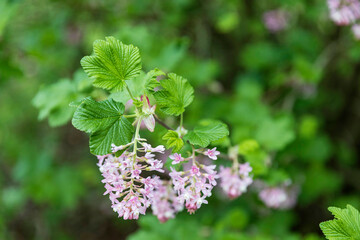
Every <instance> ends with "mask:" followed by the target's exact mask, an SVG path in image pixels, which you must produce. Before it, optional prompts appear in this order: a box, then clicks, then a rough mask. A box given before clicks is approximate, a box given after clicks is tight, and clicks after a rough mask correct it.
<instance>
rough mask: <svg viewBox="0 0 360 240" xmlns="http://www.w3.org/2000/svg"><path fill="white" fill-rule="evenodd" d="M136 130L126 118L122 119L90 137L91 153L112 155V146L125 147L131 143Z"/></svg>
mask: <svg viewBox="0 0 360 240" xmlns="http://www.w3.org/2000/svg"><path fill="white" fill-rule="evenodd" d="M133 132H134V128H133V126H132V125H131V123H130V122H129V120H127V119H126V118H125V117H121V118H120V119H118V120H117V121H115V122H114V124H112V125H111V126H110V127H108V128H105V129H103V130H100V131H97V132H95V133H94V134H92V135H91V136H90V152H91V153H92V154H95V155H105V154H108V153H111V144H112V143H114V144H115V145H116V146H119V145H125V144H127V143H129V142H130V141H131V138H132V135H133Z"/></svg>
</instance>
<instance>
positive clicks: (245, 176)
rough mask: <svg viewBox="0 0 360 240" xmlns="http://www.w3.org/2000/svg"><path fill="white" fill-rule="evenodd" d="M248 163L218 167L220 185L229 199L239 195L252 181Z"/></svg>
mask: <svg viewBox="0 0 360 240" xmlns="http://www.w3.org/2000/svg"><path fill="white" fill-rule="evenodd" d="M251 171H252V168H251V167H250V165H249V163H244V164H238V165H233V167H232V168H225V167H220V173H219V176H220V179H221V183H220V186H221V188H222V189H223V191H224V192H225V193H226V194H227V196H228V197H229V198H230V199H234V198H237V197H239V196H240V195H241V194H243V193H245V192H246V191H247V188H248V186H249V185H250V184H251V183H252V182H253V179H252V177H251V176H250V172H251Z"/></svg>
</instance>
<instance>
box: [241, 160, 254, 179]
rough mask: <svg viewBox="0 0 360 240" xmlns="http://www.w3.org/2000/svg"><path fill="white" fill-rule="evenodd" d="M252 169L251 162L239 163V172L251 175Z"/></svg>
mask: <svg viewBox="0 0 360 240" xmlns="http://www.w3.org/2000/svg"><path fill="white" fill-rule="evenodd" d="M251 171H252V167H250V164H249V163H248V162H247V163H244V164H239V173H240V174H242V175H244V176H249V173H250V172H251Z"/></svg>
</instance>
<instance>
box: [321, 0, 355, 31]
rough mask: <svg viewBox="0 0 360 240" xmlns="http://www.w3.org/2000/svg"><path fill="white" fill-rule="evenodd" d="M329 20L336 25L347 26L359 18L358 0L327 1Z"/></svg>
mask: <svg viewBox="0 0 360 240" xmlns="http://www.w3.org/2000/svg"><path fill="white" fill-rule="evenodd" d="M327 3H328V6H329V9H330V17H331V19H332V20H333V21H334V22H335V23H336V24H338V25H349V24H352V23H354V22H355V21H356V20H358V19H359V18H360V2H359V1H358V0H327Z"/></svg>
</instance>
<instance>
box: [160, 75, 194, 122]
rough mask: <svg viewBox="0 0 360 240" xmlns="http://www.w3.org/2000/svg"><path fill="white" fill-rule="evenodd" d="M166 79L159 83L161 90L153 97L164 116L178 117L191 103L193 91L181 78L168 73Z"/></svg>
mask: <svg viewBox="0 0 360 240" xmlns="http://www.w3.org/2000/svg"><path fill="white" fill-rule="evenodd" d="M168 77H169V79H165V80H162V81H160V85H161V87H162V88H163V89H161V90H159V91H157V92H155V93H154V97H155V99H156V102H157V104H158V106H159V107H160V109H161V110H162V111H163V112H164V113H165V114H168V115H174V116H179V115H180V114H181V113H183V112H184V111H185V108H186V107H187V106H189V105H190V103H191V102H192V101H193V99H194V95H193V94H194V89H193V87H192V86H191V85H190V83H189V82H188V81H187V80H186V79H185V78H183V77H181V76H178V75H176V74H174V73H170V74H169V75H168Z"/></svg>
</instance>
